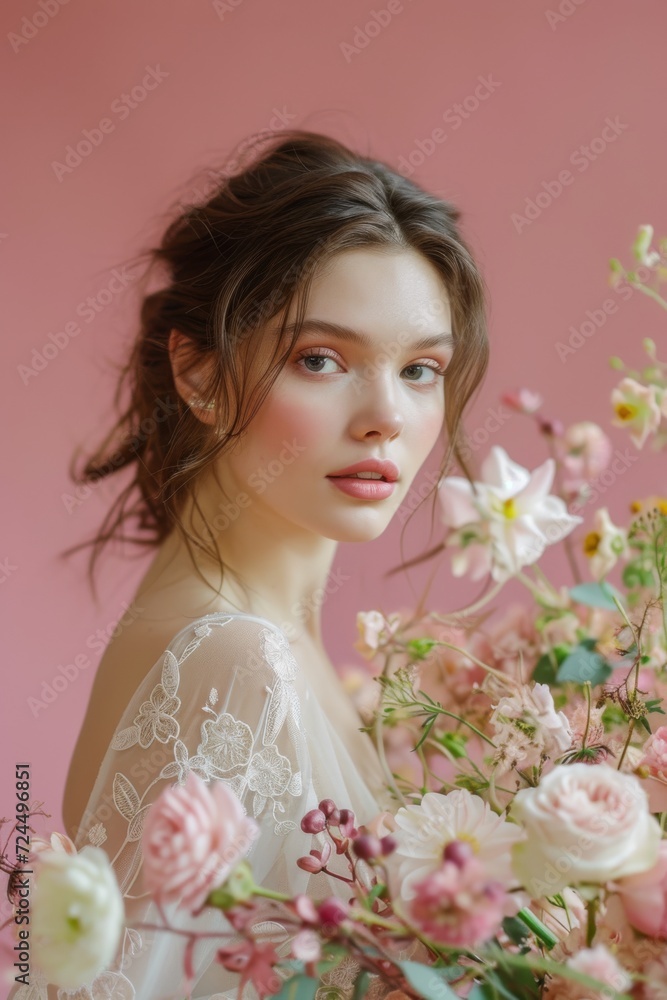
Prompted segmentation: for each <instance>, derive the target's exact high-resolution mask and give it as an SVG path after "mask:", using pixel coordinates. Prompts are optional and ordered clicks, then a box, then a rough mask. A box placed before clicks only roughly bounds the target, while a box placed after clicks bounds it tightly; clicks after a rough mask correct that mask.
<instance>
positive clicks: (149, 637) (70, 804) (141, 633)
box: [63, 592, 230, 830]
mask: <svg viewBox="0 0 667 1000" xmlns="http://www.w3.org/2000/svg"><path fill="white" fill-rule="evenodd" d="M182 596H183V595H181V597H182ZM183 607H187V608H188V609H189V612H188V613H187V614H186V613H185V612H184V611H182V610H179V609H180V608H183ZM190 609H191V610H190ZM228 611H230V606H229V605H228V604H227V603H226V602H225V601H223V600H220V601H216V602H215V605H212V604H211V602H210V601H209V602H208V603H207V604H203V603H201V604H200V603H198V602H197V601H196V600H194V599H192V597H191V596H190V599H188V600H187V601H186V600H178V599H177V598H175V597H174V595H168V594H165V593H164V592H161V593H160V594H156V595H151V594H144V595H139V594H138V595H137V597H136V598H135V599H134V600H133V601H132V603H131V605H130V607H129V609H128V612H126V614H125V615H124V616H123V618H121V619H120V621H119V622H118V625H117V626H116V628H115V629H114V630H113V634H112V637H111V639H110V641H109V644H108V646H107V648H106V649H105V651H104V653H103V654H102V659H101V660H100V663H99V665H98V667H97V671H96V674H95V680H94V682H93V688H92V691H91V694H90V699H89V702H88V707H87V709H86V714H85V717H84V719H83V723H82V726H81V729H80V732H79V736H78V739H77V742H76V745H75V748H74V752H73V755H72V759H71V762H70V767H69V772H68V775H67V781H66V786H65V793H64V797H63V819H64V823H65V828H66V829H67V830H71V829H73V828H75V827H76V825H77V824H78V822H79V819H80V817H81V815H82V812H83V809H84V807H85V804H86V802H87V801H88V797H89V795H90V792H91V791H92V787H93V784H94V782H95V778H96V777H97V773H98V770H99V767H100V764H101V763H102V760H103V758H104V755H105V753H106V751H107V748H108V746H109V744H110V742H111V740H112V738H113V735H114V732H115V730H116V727H117V725H118V722H119V720H120V718H121V717H122V715H123V713H124V712H125V710H126V708H127V706H128V704H129V703H130V702H131V700H132V698H133V696H134V695H135V693H136V690H137V688H138V687H139V685H140V684H141V683H142V682H143V681H144V680H145V678H146V676H147V675H148V673H149V672H150V670H151V669H152V668H153V666H154V665H155V664H156V663H157V662H158V661H159V660H160V659H161V657H162V656H163V654H164V652H165V650H166V649H167V648H168V647H169V646H170V645H171V644H172V642H173V640H174V639H175V637H176V636H177V635H178V634H179V633H180V632H181V631H182V630H183V629H185V628H186V627H187V626H188V625H191V624H194V623H196V622H197V621H198V620H199V619H200V618H202V617H204V616H206V615H207V614H211V613H214V614H215V613H219V612H228Z"/></svg>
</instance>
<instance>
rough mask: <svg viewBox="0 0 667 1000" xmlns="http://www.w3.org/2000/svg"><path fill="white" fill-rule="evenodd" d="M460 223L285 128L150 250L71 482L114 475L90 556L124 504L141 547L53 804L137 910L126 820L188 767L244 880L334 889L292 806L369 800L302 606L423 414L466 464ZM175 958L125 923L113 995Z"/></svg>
mask: <svg viewBox="0 0 667 1000" xmlns="http://www.w3.org/2000/svg"><path fill="white" fill-rule="evenodd" d="M262 147H263V148H262ZM458 218H459V212H458V210H457V209H456V208H455V207H453V206H452V205H451V204H449V203H447V202H443V201H442V200H440V199H438V198H436V197H434V196H432V195H430V194H427V193H426V192H424V191H423V190H421V189H420V188H419V187H418V186H417V185H415V184H414V183H413V182H412V181H409V180H407V179H405V178H403V177H401V176H400V175H398V174H396V173H395V172H394V171H392V170H391V169H390V168H389V167H387V166H385V165H384V164H382V163H380V162H377V161H374V160H371V159H368V158H364V157H362V156H360V155H357V154H355V153H353V152H352V151H350V150H349V149H347V148H346V147H345V146H343V145H341V144H340V143H338V142H337V141H335V140H333V139H331V138H328V137H325V136H322V135H318V134H315V133H310V132H305V131H300V130H293V131H291V132H289V133H285V132H283V133H281V134H280V135H279V136H273V137H270V138H268V139H266V140H264V141H263V142H262V143H261V144H260V151H259V154H258V155H256V156H255V157H254V159H252V161H251V162H248V163H247V164H246V165H245V166H244V167H243V168H242V169H239V170H237V172H236V173H234V174H233V175H231V176H226V177H223V179H222V180H221V181H220V182H219V183H218V185H217V186H216V188H215V189H214V190H213V192H211V193H210V196H209V197H208V200H206V201H205V203H202V204H199V205H196V206H193V207H189V208H186V209H185V210H183V211H182V212H181V213H180V214H179V216H178V217H177V218H176V219H175V221H174V222H172V224H171V225H170V226H169V227H168V229H167V231H166V233H165V235H164V237H163V239H162V241H161V244H160V246H159V247H158V248H157V249H155V250H154V251H152V252H151V253H152V260H153V263H156V264H158V265H162V266H163V268H164V271H165V274H164V278H163V280H162V287H161V288H160V290H158V291H154V292H152V293H151V294H148V295H147V296H146V297H145V298H144V301H143V305H142V309H141V331H140V334H139V336H138V338H137V341H136V344H135V346H134V350H133V352H132V356H131V358H130V361H129V363H128V365H127V367H126V369H125V372H124V377H125V379H127V381H128V383H129V386H130V401H129V405H128V406H127V409H126V410H125V412H124V413H123V415H122V418H121V419H120V420H119V422H118V424H117V425H116V427H114V428H113V430H112V431H111V433H110V434H109V435H108V437H107V438H106V440H105V441H104V442H103V444H102V445H101V446H100V448H99V449H98V451H97V453H96V454H95V455H94V456H93V458H91V459H90V460H88V462H87V464H86V466H85V470H84V476H83V480H84V481H85V480H89V481H92V480H95V479H97V478H99V477H101V476H104V475H108V474H110V473H111V472H113V471H116V470H118V469H120V468H125V467H130V468H131V469H132V472H133V478H132V480H131V482H130V483H129V485H128V486H127V487H126V489H125V490H124V492H123V493H122V494H121V495H120V497H119V499H118V501H117V503H116V505H115V506H114V508H112V510H111V512H110V514H109V515H108V517H107V520H106V521H105V524H104V525H103V528H102V530H101V531H100V533H99V535H98V536H97V538H96V539H95V540H94V542H95V548H94V552H93V559H92V563H91V570H92V569H93V568H94V563H95V558H96V556H97V555H98V554H99V550H100V548H101V546H102V545H103V544H104V543H105V542H106V541H107V540H109V539H111V538H114V537H120V534H121V528H122V527H124V525H125V524H126V522H127V521H128V520H131V519H132V518H136V519H137V521H138V525H139V528H140V529H141V533H140V535H139V540H143V541H144V542H146V541H147V542H148V543H149V544H151V545H153V546H155V548H156V554H155V557H154V559H153V562H152V563H151V565H150V567H149V569H148V572H147V573H146V575H145V577H144V578H143V580H142V582H141V584H140V586H139V589H138V591H137V593H136V595H135V598H134V602H133V604H134V608H133V609H132V613H131V621H130V622H128V623H127V624H126V625H124V627H122V628H121V629H118V630H117V632H118V634H117V637H116V638H115V639H113V640H112V642H111V643H110V645H109V647H108V649H107V650H106V652H105V654H104V656H103V659H102V662H101V663H100V666H99V668H98V671H97V675H96V678H95V683H94V687H93V691H92V694H91V698H90V703H89V706H88V710H87V714H86V717H85V720H84V723H83V726H82V729H81V733H80V735H79V739H78V743H77V745H76V749H75V752H74V756H73V759H72V763H71V767H70V771H69V775H68V780H67V787H66V791H65V799H64V818H65V824H66V828H67V832H68V833H69V835H70V836H71V837H72V838H73V839H74V840H75V843H76V846H77V848H79V849H80V848H81V847H83V846H84V845H85V844H86V843H90V842H92V843H94V844H99V845H101V846H102V847H103V848H104V849H105V850H106V851H107V853H108V854H109V856H110V858H111V859H112V861H113V863H114V866H115V869H116V873H117V876H118V879H119V883H120V885H121V888H122V891H123V893H124V894H125V904H126V912H127V916H128V919H130V920H132V921H133V922H136V921H145V922H151V921H156V920H157V919H158V917H157V914H156V911H155V908H154V906H152V905H151V904H150V903H149V900H148V896H147V895H146V894H145V892H144V888H143V885H142V880H141V856H140V850H139V847H140V841H139V837H140V829H141V821H142V817H143V815H144V813H145V810H146V809H147V807H148V806H149V805H150V803H151V802H152V801H154V799H155V798H156V796H157V795H158V794H159V793H160V792H161V791H162V789H163V788H165V787H166V786H167V785H169V784H174V783H175V782H177V781H178V782H181V781H183V780H184V779H185V776H186V774H187V773H188V771H189V770H194V771H195V772H196V773H198V774H199V775H200V776H201V777H203V778H204V779H205V780H207V781H217V780H223V781H227V782H228V783H230V784H231V786H232V787H233V788H234V790H235V791H236V793H237V794H238V795H239V797H240V799H241V801H242V802H243V804H244V807H245V809H246V811H247V812H248V813H249V814H251V815H253V816H255V817H256V819H257V821H258V823H259V824H260V826H261V835H260V837H259V839H258V840H257V841H256V842H255V843H254V845H253V848H252V850H251V853H250V854H249V856H248V859H249V861H250V862H251V864H252V866H253V871H254V874H255V878H256V880H257V881H258V882H262V883H263V884H264V885H266V886H270V887H272V888H275V889H280V890H285V891H290V892H297V891H299V892H306V891H307V892H308V893H310V894H312V895H314V896H324V895H331V894H338V893H339V894H341V895H342V896H344V897H345V898H347V896H348V895H349V892H346V886H345V884H344V883H343V882H341V881H340V880H338V879H335V878H332V877H330V876H328V875H327V874H326V873H321V872H320V873H317V874H314V875H310V876H309V875H308V873H306V872H305V871H303V870H301V869H300V868H298V866H297V865H296V859H297V858H298V857H300V856H301V855H304V854H308V852H309V851H310V849H311V847H317V846H318V844H319V843H320V838H319V837H313V836H312V835H311V834H306V833H304V832H303V831H302V830H301V828H300V819H301V817H302V816H303V815H304V813H305V812H307V811H308V810H309V809H311V808H314V807H315V806H317V803H318V802H319V801H320V800H321V799H323V798H331V799H333V800H334V801H335V802H336V804H337V805H338V806H340V807H343V806H344V807H348V808H352V809H353V810H354V811H355V814H356V817H357V820H358V822H365V821H368V820H370V819H371V818H372V817H373V816H374V815H375V814H376V813H377V812H378V811H379V810H380V809H381V808H383V807H387V806H388V805H389V800H388V798H387V796H386V794H384V793H383V773H382V769H381V767H380V763H379V760H378V757H377V753H376V750H375V748H374V746H373V744H372V741H371V739H370V737H369V736H368V735H367V734H365V733H362V732H360V726H361V721H360V719H359V717H358V716H357V714H356V712H355V711H354V709H353V707H352V705H351V703H350V701H349V699H348V698H347V696H346V695H345V693H344V692H343V690H342V688H341V686H340V683H339V681H338V678H337V675H336V671H335V669H334V667H333V665H332V664H331V662H330V660H329V657H328V655H327V652H326V650H325V648H324V645H323V643H322V638H321V629H320V605H321V603H322V600H323V595H324V594H325V592H326V590H325V588H326V587H327V586H329V587H331V582H332V581H331V580H330V573H331V567H332V563H333V560H334V556H335V553H336V546H337V544H338V542H341V541H343V542H363V541H369V540H371V539H374V538H377V537H378V536H379V535H381V534H382V533H383V532H384V531H385V529H386V528H387V526H388V524H389V523H390V521H391V519H392V517H393V516H394V514H395V513H396V511H397V510H398V509H399V507H400V506H401V504H402V503H403V502H404V501H405V499H406V496H407V494H408V491H409V490H410V487H411V484H412V482H413V480H414V478H415V476H416V474H417V472H418V471H419V469H420V468H421V466H422V465H423V463H424V462H425V460H426V459H427V458H428V456H429V454H430V453H431V451H432V449H433V447H434V446H435V445H436V443H437V442H438V441H439V440H440V438H441V435H442V434H443V431H446V432H447V436H448V438H449V449H448V452H447V455H446V457H445V460H444V462H443V471H444V470H445V469H446V468H447V465H448V461H449V458H450V456H451V454H452V452H453V453H454V454H455V455H456V457H457V458H458V460H459V463H460V465H461V467H462V468H463V470H464V472H465V473H466V475H467V476H468V478H469V479H471V477H470V475H469V472H468V469H467V468H466V464H465V461H464V459H463V456H462V455H461V454H460V452H459V448H458V437H459V425H460V421H461V417H462V414H463V410H464V408H465V406H466V404H467V403H468V401H469V399H470V397H471V395H472V393H473V392H474V390H475V389H476V388H477V386H478V385H479V384H480V382H481V380H482V378H483V376H484V373H485V370H486V365H487V361H488V343H487V338H486V327H485V318H484V288H483V281H482V278H481V276H480V274H479V272H478V269H477V267H476V265H475V263H474V261H473V259H472V257H471V254H470V252H469V250H468V248H467V246H466V244H465V242H464V240H463V238H462V236H461V234H460V232H459V230H458V228H457V224H456V223H457V220H458ZM445 373H446V374H445ZM445 385H446V389H445ZM378 476H381V479H382V481H378ZM369 477H371V478H369ZM374 480H375V481H374ZM132 497H134V498H135V502H134V505H133V506H130V505H129V501H130V499H131V498H132ZM343 583H344V581H343ZM340 585H342V584H341V583H340V582H336V580H335V578H333V586H334V587H337V586H340ZM330 867H331V868H332V870H336V864H335V862H334V863H333V864H332V865H330ZM339 870H340V871H343V870H344V869H339ZM169 915H170V917H172V918H173V919H174V921H179V925H180V926H186V923H185V917H184V915H183V914H182V913H180V914H179V913H177V912H176V911H175V910H171V911H169ZM218 917H219V919H217V918H218ZM193 919H194V918H193ZM193 926H196V927H199V928H202V929H207V928H208V929H209V930H210V929H212V928H220V929H223V928H224V927H225V926H226V925H225V922H224V920H223V918H222V915H221V914H213V915H211V914H209V915H202V916H201V917H199V918H196V919H194V923H193ZM215 949H216V942H215V941H208V942H200V944H199V945H198V947H197V951H196V953H195V968H196V971H197V977H198V979H197V984H196V986H195V987H194V989H193V992H192V996H193V998H209V997H212V996H214V995H215V996H218V995H219V996H227V995H229V996H235V995H236V992H235V986H234V984H235V983H236V982H237V981H238V980H237V977H236V976H235V975H234V974H233V973H230V972H227V971H225V970H224V969H223V968H221V966H220V965H219V964H217V963H216V962H215V961H214V957H215ZM182 953H183V949H182V940H181V939H180V938H176V937H175V936H174V935H171V934H161V935H158V936H156V937H153V935H152V934H151V933H150V932H147V933H146V932H139V933H134V934H130V933H126V935H125V938H124V941H123V947H122V951H121V952H119V956H118V961H117V963H116V965H115V967H114V971H113V977H115V979H113V977H112V979H113V984H114V988H117V989H118V990H119V994H118V995H122V996H125V995H126V993H127V995H128V996H130V995H134V994H132V993H131V987H130V985H129V983H131V984H132V987H134V990H135V991H136V996H137V997H138V998H141V1000H152V998H167V997H172V996H174V997H178V996H183V990H182V988H181V987H182V981H181V972H182ZM347 971H348V973H349V970H347ZM338 975H339V978H338V985H339V987H340V988H341V989H342V994H343V995H344V994H345V993H346V991H348V987H349V983H347V982H344V981H343V979H344V974H343V973H341V972H340V970H339V974H338ZM341 975H342V976H343V979H341ZM123 977H124V978H123ZM125 979H127V980H129V983H126V982H125ZM111 982H112V980H109V979H107V980H106V981H105V984H104V987H105V989H107V991H108V990H109V984H110V983H111ZM334 982H335V977H334ZM50 989H51V990H52V988H50ZM122 989H124V990H125V991H126V993H125V992H122ZM48 995H49V998H51V996H55V992H53V993H52V992H49V993H48ZM93 995H95V994H94V993H93ZM104 995H107V994H106V993H105V994H104Z"/></svg>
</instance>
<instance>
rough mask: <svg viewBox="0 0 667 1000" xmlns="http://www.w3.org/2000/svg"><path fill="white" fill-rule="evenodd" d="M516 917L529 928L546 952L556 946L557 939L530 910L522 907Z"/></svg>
mask: <svg viewBox="0 0 667 1000" xmlns="http://www.w3.org/2000/svg"><path fill="white" fill-rule="evenodd" d="M517 916H518V917H519V919H520V920H522V921H523V923H524V924H525V925H526V927H530V929H531V931H532V932H533V934H534V935H535V937H536V938H538V940H540V941H541V942H542V943H543V944H544V945H545V946H546V948H547V949H548V950H551V948H553V947H554V946H555V945H557V944H558V938H557V937H556V935H555V934H552V933H551V931H550V930H549V928H548V927H547V926H546V925H545V924H543V923H542V921H541V920H539V919H538V918H537V917H536V916H535V914H534V913H533V912H532V910H529V909H528V907H526V906H524V907H523V909H521V910H519V912H518V913H517Z"/></svg>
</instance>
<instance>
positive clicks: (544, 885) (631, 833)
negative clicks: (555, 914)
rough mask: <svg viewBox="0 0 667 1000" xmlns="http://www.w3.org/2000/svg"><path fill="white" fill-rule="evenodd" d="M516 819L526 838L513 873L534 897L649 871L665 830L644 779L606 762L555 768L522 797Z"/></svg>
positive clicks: (515, 852) (513, 812)
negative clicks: (651, 808) (651, 809)
mask: <svg viewBox="0 0 667 1000" xmlns="http://www.w3.org/2000/svg"><path fill="white" fill-rule="evenodd" d="M511 816H512V818H513V819H514V820H516V821H517V822H518V823H520V824H521V826H522V827H523V828H524V830H525V831H526V834H527V838H526V840H524V841H522V842H521V843H519V844H516V845H515V846H514V847H513V848H512V863H513V867H514V871H515V873H516V874H517V876H518V877H519V879H520V880H521V882H522V884H523V885H524V887H525V889H526V891H527V892H529V893H530V895H531V896H532V897H533V898H534V899H538V898H540V897H543V896H552V895H554V894H555V893H557V892H560V891H561V890H562V889H563V888H565V886H568V885H569V886H576V885H578V884H580V883H586V882H588V883H593V884H598V885H599V884H603V883H605V882H608V881H610V880H614V879H618V878H622V877H623V876H624V875H634V874H636V873H638V872H643V871H647V870H648V869H649V868H652V867H653V866H654V865H655V863H656V861H657V859H658V849H659V845H660V839H661V831H660V825H659V824H658V822H657V820H656V819H655V818H654V817H653V816H651V814H650V812H649V806H648V799H647V797H646V792H645V791H644V789H643V788H642V786H641V783H640V781H639V780H638V779H637V778H636V777H635V776H634V775H632V774H623V773H621V772H619V771H617V770H616V769H615V768H612V767H609V766H607V765H606V764H583V763H577V764H560V765H558V766H557V767H555V768H554V769H553V771H550V772H549V773H548V774H547V775H545V776H544V777H543V778H542V780H541V782H540V784H539V785H538V786H537V788H523V789H521V791H519V792H517V794H516V796H515V798H514V801H513V803H512V806H511Z"/></svg>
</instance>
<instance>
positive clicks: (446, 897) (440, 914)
mask: <svg viewBox="0 0 667 1000" xmlns="http://www.w3.org/2000/svg"><path fill="white" fill-rule="evenodd" d="M504 906H505V891H504V889H503V887H502V885H501V884H500V882H496V881H493V880H491V879H490V878H489V876H488V874H487V872H486V869H485V867H484V865H483V864H482V863H481V862H480V861H479V860H478V859H477V858H475V857H474V856H472V855H471V856H469V857H467V858H462V859H461V863H457V862H456V861H453V860H451V861H450V860H447V861H444V862H443V863H442V865H441V866H440V868H438V869H437V870H436V871H434V872H432V873H430V874H428V875H427V876H426V878H424V879H423V880H422V881H421V882H418V883H417V884H416V885H415V895H414V897H413V899H412V900H411V901H410V905H409V913H410V916H411V917H412V919H413V920H414V921H415V923H416V924H418V925H419V927H420V929H421V930H423V931H424V933H425V934H427V935H428V936H429V937H431V938H432V939H433V940H434V941H442V942H443V943H444V944H448V945H452V946H457V947H462V948H469V947H470V948H472V947H475V946H476V945H478V944H481V943H482V942H483V941H487V940H488V939H489V938H490V937H491V936H492V935H493V934H495V933H496V932H497V931H498V929H499V927H500V924H501V923H502V920H503V916H504V915H505V910H504Z"/></svg>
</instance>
